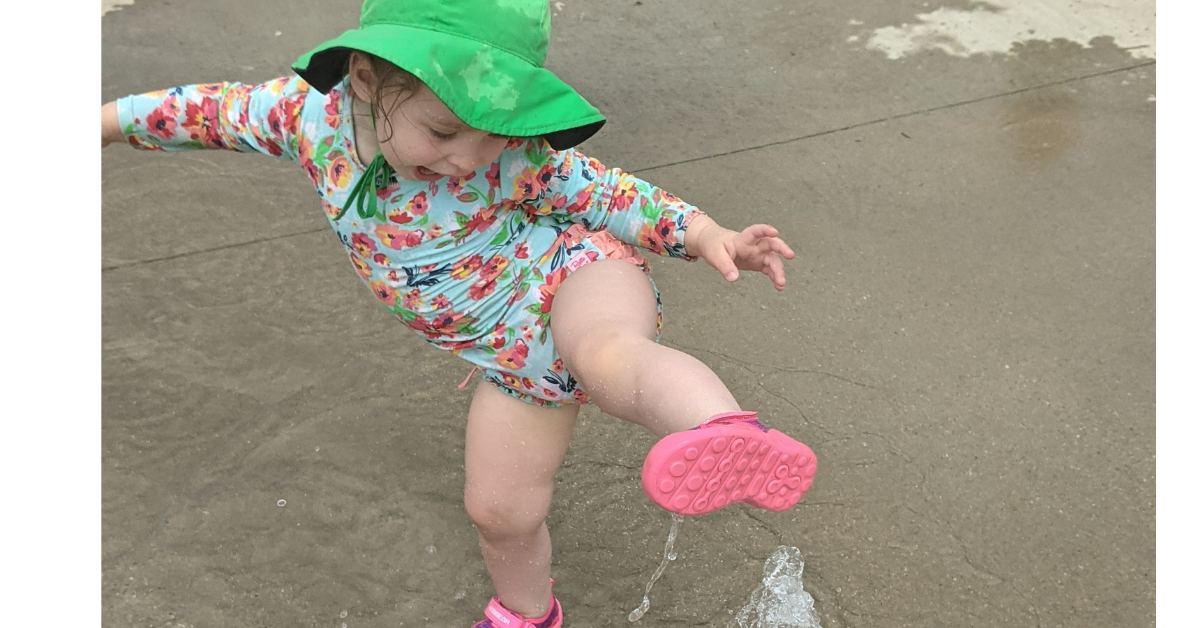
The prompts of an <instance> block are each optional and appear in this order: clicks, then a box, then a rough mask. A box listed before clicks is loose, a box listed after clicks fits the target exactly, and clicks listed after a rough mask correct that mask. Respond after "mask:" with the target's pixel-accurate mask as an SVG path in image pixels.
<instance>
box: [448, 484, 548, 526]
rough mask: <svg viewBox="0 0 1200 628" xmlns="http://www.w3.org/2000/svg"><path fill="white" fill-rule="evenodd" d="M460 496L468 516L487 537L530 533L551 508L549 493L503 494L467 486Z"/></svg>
mask: <svg viewBox="0 0 1200 628" xmlns="http://www.w3.org/2000/svg"><path fill="white" fill-rule="evenodd" d="M548 492H549V491H547V493H548ZM539 493H540V491H539ZM463 498H464V500H463V501H464V505H465V506H466V510H467V516H468V517H470V518H471V521H472V522H473V523H474V524H475V527H476V528H478V529H479V532H480V533H481V534H483V535H484V536H489V537H507V536H524V535H527V534H532V533H533V532H536V531H537V529H538V528H539V527H541V525H542V523H543V522H544V521H545V520H546V516H547V515H548V514H549V512H550V495H549V494H547V495H545V496H542V495H530V493H529V492H528V491H526V492H525V493H524V494H523V495H505V494H504V493H503V492H499V491H492V490H488V489H485V488H483V487H478V488H474V489H472V488H470V487H468V488H467V490H466V491H465V492H464V494H463Z"/></svg>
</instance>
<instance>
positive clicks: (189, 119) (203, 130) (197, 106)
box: [183, 98, 224, 148]
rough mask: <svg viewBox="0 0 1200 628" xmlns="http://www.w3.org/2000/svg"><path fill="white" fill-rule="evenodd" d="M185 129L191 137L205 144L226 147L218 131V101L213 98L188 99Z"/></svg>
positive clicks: (184, 120) (184, 121)
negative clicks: (193, 100)
mask: <svg viewBox="0 0 1200 628" xmlns="http://www.w3.org/2000/svg"><path fill="white" fill-rule="evenodd" d="M183 129H184V130H185V131H187V133H188V136H189V137H191V138H192V139H193V140H200V142H202V143H203V144H204V145H205V146H216V147H218V148H223V147H224V143H223V142H222V141H221V136H220V134H218V132H217V101H215V100H213V99H211V98H203V99H201V100H200V102H199V103H196V102H192V101H188V103H187V107H186V110H185V112H184V116H183Z"/></svg>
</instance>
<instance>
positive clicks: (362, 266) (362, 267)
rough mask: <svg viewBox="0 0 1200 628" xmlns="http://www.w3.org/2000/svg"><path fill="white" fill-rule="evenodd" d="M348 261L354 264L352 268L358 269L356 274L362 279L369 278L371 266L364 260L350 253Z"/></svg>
mask: <svg viewBox="0 0 1200 628" xmlns="http://www.w3.org/2000/svg"><path fill="white" fill-rule="evenodd" d="M350 261H351V262H352V263H353V264H354V270H356V271H358V276H359V277H362V278H363V279H370V278H371V267H370V266H368V265H367V263H366V262H364V261H363V260H361V259H359V258H358V256H357V255H355V254H353V253H351V254H350Z"/></svg>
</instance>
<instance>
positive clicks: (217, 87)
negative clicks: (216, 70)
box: [195, 83, 225, 96]
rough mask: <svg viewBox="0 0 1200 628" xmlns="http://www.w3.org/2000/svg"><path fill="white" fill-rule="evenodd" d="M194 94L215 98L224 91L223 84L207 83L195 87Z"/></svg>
mask: <svg viewBox="0 0 1200 628" xmlns="http://www.w3.org/2000/svg"><path fill="white" fill-rule="evenodd" d="M195 87H196V92H197V93H199V94H200V95H202V96H216V95H217V94H220V93H221V91H222V90H224V89H225V84H224V83H207V84H204V85H196V86H195Z"/></svg>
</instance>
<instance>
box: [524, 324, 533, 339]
mask: <svg viewBox="0 0 1200 628" xmlns="http://www.w3.org/2000/svg"><path fill="white" fill-rule="evenodd" d="M521 337H522V338H524V339H525V340H533V328H532V327H530V326H529V325H521Z"/></svg>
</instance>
